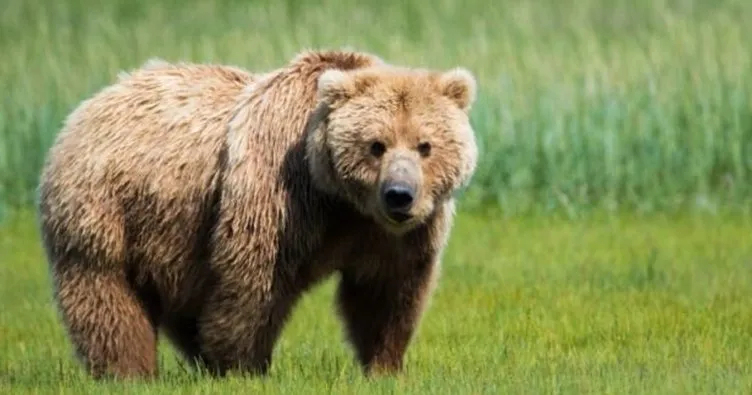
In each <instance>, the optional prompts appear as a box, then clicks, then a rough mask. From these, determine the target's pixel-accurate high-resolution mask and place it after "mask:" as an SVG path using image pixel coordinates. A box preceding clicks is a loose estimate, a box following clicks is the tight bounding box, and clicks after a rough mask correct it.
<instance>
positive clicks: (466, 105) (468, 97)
mask: <svg viewBox="0 0 752 395" xmlns="http://www.w3.org/2000/svg"><path fill="white" fill-rule="evenodd" d="M476 85H477V83H476V82H475V76H473V74H472V73H471V72H470V71H469V70H467V69H465V68H462V67H457V68H454V69H452V70H449V71H445V72H444V73H442V74H441V75H440V76H439V91H440V92H441V94H442V95H444V96H446V97H448V98H449V99H451V100H452V101H454V102H455V103H456V104H457V106H458V107H459V108H460V109H461V110H463V111H468V110H469V109H470V107H471V106H472V105H473V103H474V102H475V96H476V89H477V88H476Z"/></svg>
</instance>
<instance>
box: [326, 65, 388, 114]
mask: <svg viewBox="0 0 752 395" xmlns="http://www.w3.org/2000/svg"><path fill="white" fill-rule="evenodd" d="M375 81H376V76H374V75H371V74H363V73H358V74H355V73H352V72H346V71H342V70H339V69H328V70H326V71H324V72H323V73H321V75H320V76H319V80H318V85H317V90H318V97H319V101H321V102H323V103H325V104H326V105H328V106H329V107H331V108H336V107H338V106H339V105H341V104H342V103H344V102H346V101H348V100H350V99H352V98H353V97H355V96H357V95H359V94H361V93H363V92H364V91H365V90H366V89H367V88H368V87H369V86H371V85H372V84H373V83H374V82H375Z"/></svg>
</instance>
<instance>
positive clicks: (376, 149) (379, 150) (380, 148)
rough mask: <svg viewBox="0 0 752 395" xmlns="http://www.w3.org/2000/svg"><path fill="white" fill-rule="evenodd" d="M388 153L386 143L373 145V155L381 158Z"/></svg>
mask: <svg viewBox="0 0 752 395" xmlns="http://www.w3.org/2000/svg"><path fill="white" fill-rule="evenodd" d="M384 152H386V146H385V145H384V143H382V142H379V141H375V142H373V143H372V144H371V155H373V156H375V157H377V158H380V157H381V155H384Z"/></svg>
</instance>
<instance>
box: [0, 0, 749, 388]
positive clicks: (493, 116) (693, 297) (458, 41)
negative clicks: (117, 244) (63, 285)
mask: <svg viewBox="0 0 752 395" xmlns="http://www.w3.org/2000/svg"><path fill="white" fill-rule="evenodd" d="M150 2H151V1H150V0H112V1H107V2H99V1H95V0H58V1H52V0H46V1H43V0H4V1H3V2H2V6H0V87H2V93H3V94H2V98H0V303H2V304H1V305H0V393H14V394H15V393H70V394H79V393H97V392H98V391H105V392H116V393H139V394H141V393H143V394H146V393H158V394H161V393H214V392H228V393H232V392H233V391H245V392H248V391H260V390H263V391H269V392H273V393H294V392H296V391H303V392H305V393H323V392H336V393H358V394H360V393H411V394H412V393H494V394H496V393H501V394H505V393H512V394H517V393H572V394H580V393H599V394H605V393H613V394H624V393H654V394H672V393H687V394H697V393H720V394H734V393H746V394H749V393H752V363H751V362H752V308H750V306H752V302H750V301H752V215H750V214H751V213H752V210H751V209H752V40H750V39H749V37H752V23H749V22H748V21H749V20H750V18H751V17H752V2H750V1H749V0H614V1H605V0H516V1H513V0H498V1H496V2H490V1H481V0H462V1H461V0H437V1H434V2H431V3H420V2H416V1H413V2H405V1H394V0H389V1H385V2H383V3H379V2H377V1H375V0H370V1H367V0H362V1H355V0H316V1H310V2H309V1H293V0H286V1H276V2H272V1H269V0H255V1H240V0H215V1H198V0H184V1H181V2H178V1H176V0H159V1H157V0H154V1H153V2H151V4H149V3H150ZM342 46H349V47H352V48H356V49H361V50H366V51H370V52H374V53H376V54H378V55H380V56H382V57H383V58H384V59H385V60H387V61H391V62H395V63H401V64H407V65H415V66H429V67H433V68H449V67H453V66H457V65H461V66H465V67H467V68H469V69H470V70H472V71H473V72H474V73H475V74H476V76H477V78H478V82H479V89H480V90H479V100H478V102H477V105H476V106H475V108H474V110H473V113H472V117H473V124H474V126H475V128H476V131H477V133H478V138H479V143H480V148H481V157H480V162H479V168H478V171H477V174H476V177H475V179H474V182H473V184H472V186H471V187H470V188H469V189H468V190H467V191H466V193H465V194H464V195H463V196H462V201H461V205H460V208H461V210H460V215H459V218H458V220H457V226H456V228H455V229H454V232H453V237H452V239H451V244H450V247H449V251H447V253H446V255H445V263H444V270H443V276H442V280H441V282H440V286H439V288H438V290H437V293H436V295H435V298H434V299H433V302H432V304H431V308H430V310H429V312H428V314H427V315H426V317H425V320H424V321H423V324H422V326H421V329H420V331H419V334H418V336H417V338H416V339H415V341H414V343H413V346H412V347H411V348H410V350H409V353H408V356H407V371H406V372H405V374H404V375H402V376H401V377H399V378H391V379H381V380H375V381H368V380H366V379H364V378H363V377H362V375H361V374H360V371H359V370H358V368H357V366H356V365H355V364H354V362H353V359H352V355H351V353H350V351H349V349H348V348H347V347H346V346H345V345H344V344H343V338H342V334H341V332H340V329H339V324H338V322H337V321H336V318H335V316H334V314H333V311H332V300H331V297H332V291H333V285H334V284H333V283H332V282H328V283H326V284H325V285H324V286H322V287H320V288H318V289H316V291H315V292H313V293H312V294H310V295H309V296H308V297H306V298H305V299H304V300H303V301H302V303H301V304H300V305H299V306H298V308H297V310H296V312H295V315H294V316H293V320H292V322H290V323H289V325H288V327H287V329H286V330H285V332H284V333H283V336H282V339H281V341H280V343H279V346H278V348H277V350H276V354H275V359H274V365H273V368H272V372H271V376H270V377H269V378H268V379H266V380H255V379H241V378H229V379H226V380H211V379H209V378H207V377H201V376H200V375H198V374H195V373H192V372H191V371H189V370H185V369H184V367H182V366H181V365H180V364H179V363H178V362H177V360H176V358H175V356H174V354H172V351H171V349H170V347H169V346H168V345H167V344H163V345H162V346H163V351H164V353H163V354H162V359H163V360H162V372H163V377H162V378H161V379H160V380H158V381H157V382H155V383H131V384H119V383H94V382H92V381H91V380H89V379H88V378H87V377H86V376H85V375H83V373H82V371H81V370H80V366H79V365H78V364H77V363H76V361H75V360H74V359H73V357H72V354H71V349H70V345H69V343H68V340H67V339H66V338H65V336H64V332H63V331H62V327H61V325H60V322H59V320H58V319H57V314H56V312H55V309H54V305H53V304H52V300H51V289H50V286H49V285H50V284H49V280H50V279H49V276H48V274H47V266H46V263H45V262H44V259H43V256H42V253H41V249H40V248H41V246H40V242H39V237H38V234H37V231H36V228H35V219H34V216H33V215H34V213H33V212H32V211H30V210H29V209H30V204H31V203H32V202H33V200H34V198H35V196H34V192H35V191H34V190H35V186H36V182H37V177H38V174H39V169H40V166H41V164H42V162H43V160H44V155H45V152H46V150H47V148H48V147H49V145H50V144H51V142H52V141H53V139H54V136H55V133H56V132H57V130H58V128H59V127H60V123H61V122H62V120H63V119H64V117H65V115H66V114H67V113H68V112H69V111H70V110H71V109H72V108H73V107H74V106H75V105H76V104H77V103H78V102H79V101H80V100H82V99H84V98H85V97H87V96H88V95H90V94H92V93H93V92H95V91H96V90H98V89H100V88H101V87H102V86H104V85H105V84H107V83H109V82H111V81H113V79H114V78H115V75H116V74H117V72H119V71H120V70H124V69H130V68H133V67H137V66H138V65H140V64H142V63H143V62H144V61H145V60H147V59H148V58H151V57H155V56H158V57H161V58H164V59H167V60H188V61H198V62H217V63H229V64H235V65H240V66H243V67H246V68H249V69H252V70H266V69H270V68H274V67H278V66H280V65H281V64H283V63H284V62H287V61H288V60H289V59H290V58H291V57H292V56H294V55H295V54H296V53H297V52H298V51H300V50H301V49H303V48H310V47H318V48H322V47H326V48H337V47H342Z"/></svg>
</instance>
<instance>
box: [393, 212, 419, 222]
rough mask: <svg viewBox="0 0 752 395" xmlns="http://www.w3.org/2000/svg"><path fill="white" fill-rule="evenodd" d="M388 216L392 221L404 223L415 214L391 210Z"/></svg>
mask: <svg viewBox="0 0 752 395" xmlns="http://www.w3.org/2000/svg"><path fill="white" fill-rule="evenodd" d="M387 217H388V218H389V220H390V221H392V222H394V223H397V224H403V223H405V222H407V221H408V220H409V219H410V218H412V217H413V216H412V215H410V214H406V213H403V212H399V211H395V212H391V213H389V214H387Z"/></svg>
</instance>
